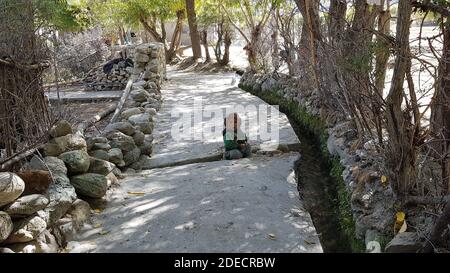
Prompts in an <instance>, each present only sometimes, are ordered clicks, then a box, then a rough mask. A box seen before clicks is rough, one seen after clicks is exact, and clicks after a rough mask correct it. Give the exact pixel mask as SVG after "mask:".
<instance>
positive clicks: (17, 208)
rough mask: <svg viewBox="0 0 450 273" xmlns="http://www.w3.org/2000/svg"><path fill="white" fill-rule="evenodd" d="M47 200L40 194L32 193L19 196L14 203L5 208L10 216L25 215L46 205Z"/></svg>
mask: <svg viewBox="0 0 450 273" xmlns="http://www.w3.org/2000/svg"><path fill="white" fill-rule="evenodd" d="M48 203H49V200H48V199H47V198H46V197H45V196H43V195H40V194H32V195H27V196H23V197H20V198H19V199H17V200H16V201H15V202H14V203H12V204H11V205H9V206H7V207H6V208H5V212H7V213H8V214H9V215H11V216H12V217H26V216H29V215H32V214H34V213H35V212H37V211H39V210H42V209H44V208H45V207H47V205H48Z"/></svg>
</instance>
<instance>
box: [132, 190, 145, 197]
mask: <svg viewBox="0 0 450 273" xmlns="http://www.w3.org/2000/svg"><path fill="white" fill-rule="evenodd" d="M128 194H129V195H136V196H142V195H145V192H142V191H129V192H128Z"/></svg>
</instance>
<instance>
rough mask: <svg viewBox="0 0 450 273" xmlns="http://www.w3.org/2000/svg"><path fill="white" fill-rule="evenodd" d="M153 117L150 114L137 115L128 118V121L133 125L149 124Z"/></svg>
mask: <svg viewBox="0 0 450 273" xmlns="http://www.w3.org/2000/svg"><path fill="white" fill-rule="evenodd" d="M150 118H151V116H150V114H147V113H143V114H137V115H133V116H131V117H129V118H128V120H129V121H130V122H131V124H133V125H136V124H138V123H149V122H150V120H151V119H150Z"/></svg>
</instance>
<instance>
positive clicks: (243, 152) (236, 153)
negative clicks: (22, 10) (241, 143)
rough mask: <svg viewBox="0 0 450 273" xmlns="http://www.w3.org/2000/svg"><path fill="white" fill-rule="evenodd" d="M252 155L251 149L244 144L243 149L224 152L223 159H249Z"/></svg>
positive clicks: (248, 145)
mask: <svg viewBox="0 0 450 273" xmlns="http://www.w3.org/2000/svg"><path fill="white" fill-rule="evenodd" d="M251 154H252V147H251V146H250V144H245V147H244V148H243V149H234V150H230V151H226V152H225V158H226V159H227V160H234V159H241V158H243V157H250V156H251Z"/></svg>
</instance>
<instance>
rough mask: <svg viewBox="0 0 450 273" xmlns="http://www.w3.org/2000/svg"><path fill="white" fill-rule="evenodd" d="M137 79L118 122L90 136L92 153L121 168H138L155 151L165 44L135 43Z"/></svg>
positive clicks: (134, 78) (89, 147)
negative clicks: (98, 135) (99, 135)
mask: <svg viewBox="0 0 450 273" xmlns="http://www.w3.org/2000/svg"><path fill="white" fill-rule="evenodd" d="M135 50H136V54H135V57H134V69H133V74H132V79H133V80H134V83H133V86H132V89H131V92H130V95H129V96H128V99H127V100H126V102H125V105H124V107H123V109H122V112H121V113H120V118H119V120H118V122H115V123H112V124H109V125H108V126H107V127H106V128H105V130H104V131H103V132H102V134H101V137H96V138H91V139H88V140H87V141H88V143H91V144H92V145H89V146H88V152H89V154H90V155H91V156H93V157H96V158H99V159H103V160H108V161H111V162H112V163H114V164H115V165H116V166H117V167H119V168H121V169H122V170H130V169H133V170H139V169H141V166H142V165H143V164H144V163H145V162H146V161H148V160H150V156H151V154H152V142H153V134H152V133H153V128H154V122H155V116H156V114H157V112H158V111H159V110H160V108H161V103H162V96H161V85H162V82H163V80H164V79H165V77H166V66H165V51H164V46H163V45H162V44H158V43H152V44H142V45H139V46H137V47H136V49H135Z"/></svg>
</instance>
